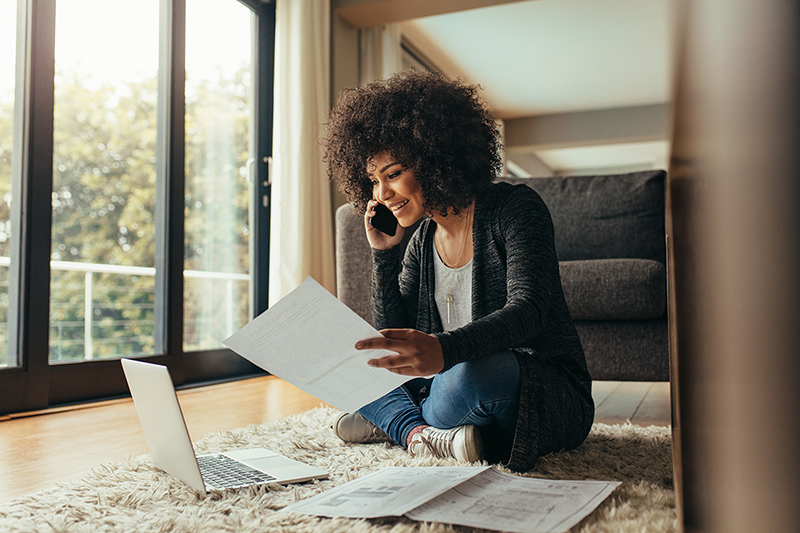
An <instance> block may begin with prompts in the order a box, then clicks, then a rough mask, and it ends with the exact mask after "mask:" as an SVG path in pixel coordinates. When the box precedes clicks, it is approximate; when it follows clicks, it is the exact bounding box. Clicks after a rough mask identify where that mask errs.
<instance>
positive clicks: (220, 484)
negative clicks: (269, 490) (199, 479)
mask: <svg viewBox="0 0 800 533" xmlns="http://www.w3.org/2000/svg"><path fill="white" fill-rule="evenodd" d="M197 463H198V464H199V465H200V473H201V474H202V475H203V481H205V482H206V485H208V486H210V487H213V488H219V489H230V488H236V487H244V486H248V485H257V484H259V483H269V482H270V481H275V478H274V477H273V476H270V475H269V474H265V473H264V472H259V471H258V470H254V469H252V468H250V467H249V466H247V465H244V464H242V463H240V462H239V461H235V460H234V459H231V458H230V457H226V456H224V455H201V456H199V457H198V458H197Z"/></svg>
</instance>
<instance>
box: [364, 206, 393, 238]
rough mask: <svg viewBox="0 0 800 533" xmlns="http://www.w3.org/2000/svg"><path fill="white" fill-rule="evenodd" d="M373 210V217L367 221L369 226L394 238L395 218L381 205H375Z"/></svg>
mask: <svg viewBox="0 0 800 533" xmlns="http://www.w3.org/2000/svg"><path fill="white" fill-rule="evenodd" d="M374 209H375V216H374V217H372V218H370V219H369V223H370V225H371V226H372V227H373V228H375V229H377V230H380V231H382V232H384V233H385V234H386V235H390V236H394V234H395V233H396V232H397V218H395V216H394V215H393V214H392V212H391V211H390V210H389V208H388V207H386V206H385V205H383V204H378V205H376V206H375V207H374Z"/></svg>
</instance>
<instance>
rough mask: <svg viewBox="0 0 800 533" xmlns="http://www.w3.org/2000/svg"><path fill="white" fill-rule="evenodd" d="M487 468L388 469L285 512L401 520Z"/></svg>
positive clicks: (292, 506)
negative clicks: (387, 517) (396, 518)
mask: <svg viewBox="0 0 800 533" xmlns="http://www.w3.org/2000/svg"><path fill="white" fill-rule="evenodd" d="M490 468H492V467H491V466H477V467H476V466H464V467H458V466H456V467H452V468H442V467H438V466H423V467H420V468H408V467H402V466H389V467H386V468H383V469H381V470H378V471H377V472H373V473H371V474H367V475H366V476H364V477H361V478H358V479H354V480H353V481H350V482H348V483H345V484H344V485H339V486H338V487H335V488H333V489H330V490H328V491H325V492H323V493H322V494H317V495H316V496H312V497H311V498H307V499H305V500H303V501H301V502H297V503H293V504H292V505H290V506H288V507H286V508H285V510H286V511H294V512H297V513H304V514H310V515H318V516H328V517H331V518H333V517H337V516H343V517H346V518H379V517H382V516H402V515H404V514H406V513H407V512H409V511H411V510H412V509H414V508H415V507H418V506H420V505H422V504H423V503H425V502H427V501H428V500H430V499H431V498H435V497H436V496H438V495H440V494H442V493H444V492H447V491H448V490H449V489H451V488H453V487H455V486H457V485H459V484H461V483H463V482H464V481H466V480H468V479H469V478H471V477H473V476H475V475H476V474H479V473H480V472H483V471H485V470H488V469H490Z"/></svg>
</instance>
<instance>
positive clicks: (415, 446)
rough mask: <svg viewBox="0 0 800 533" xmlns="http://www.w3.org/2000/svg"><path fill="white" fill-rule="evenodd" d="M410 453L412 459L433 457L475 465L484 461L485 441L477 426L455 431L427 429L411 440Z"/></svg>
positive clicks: (461, 427)
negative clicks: (476, 462) (426, 456)
mask: <svg viewBox="0 0 800 533" xmlns="http://www.w3.org/2000/svg"><path fill="white" fill-rule="evenodd" d="M408 451H409V452H411V456H412V457H417V456H424V455H433V456H434V457H439V458H442V459H458V460H459V461H466V462H468V463H474V462H475V461H480V460H481V459H483V439H481V433H480V431H478V428H477V427H475V426H459V427H457V428H453V429H438V428H435V427H430V426H428V427H426V428H425V429H423V430H422V431H421V432H419V433H417V434H416V435H414V436H413V437H412V438H411V444H410V445H409V446H408Z"/></svg>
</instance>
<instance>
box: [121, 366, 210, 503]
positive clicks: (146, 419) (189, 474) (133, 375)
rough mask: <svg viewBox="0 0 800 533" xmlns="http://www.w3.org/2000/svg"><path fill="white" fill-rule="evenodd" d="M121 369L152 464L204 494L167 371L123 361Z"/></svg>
mask: <svg viewBox="0 0 800 533" xmlns="http://www.w3.org/2000/svg"><path fill="white" fill-rule="evenodd" d="M122 369H123V370H124V372H125V379H127V380H128V387H129V388H130V390H131V396H132V397H133V403H134V405H135V406H136V413H137V414H138V415H139V421H140V422H141V424H142V430H143V431H144V438H145V440H146V441H147V446H148V448H150V455H151V456H152V457H153V462H154V463H155V464H156V466H158V467H159V468H161V469H162V470H164V471H165V472H167V473H168V474H171V475H173V476H175V477H176V478H178V479H180V480H181V481H183V482H184V483H186V484H187V485H189V486H190V487H192V488H193V489H196V490H199V491H202V492H205V491H206V487H205V483H204V482H203V477H202V476H201V475H200V467H199V466H198V464H197V458H196V457H195V455H194V448H193V447H192V441H191V438H190V437H189V431H188V429H187V428H186V421H185V420H184V418H183V413H182V412H181V407H180V404H179V403H178V397H177V396H176V395H175V387H174V386H173V384H172V378H170V375H169V371H168V370H167V367H165V366H162V365H155V364H152V363H145V362H143V361H134V360H132V359H122Z"/></svg>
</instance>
